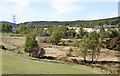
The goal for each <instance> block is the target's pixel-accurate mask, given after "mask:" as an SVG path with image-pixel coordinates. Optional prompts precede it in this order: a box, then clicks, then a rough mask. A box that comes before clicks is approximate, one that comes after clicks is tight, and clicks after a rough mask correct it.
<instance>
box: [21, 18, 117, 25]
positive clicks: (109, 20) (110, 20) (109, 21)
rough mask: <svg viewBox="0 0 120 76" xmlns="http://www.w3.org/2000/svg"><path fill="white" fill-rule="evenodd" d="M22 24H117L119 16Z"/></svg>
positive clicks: (26, 23)
mask: <svg viewBox="0 0 120 76" xmlns="http://www.w3.org/2000/svg"><path fill="white" fill-rule="evenodd" d="M21 24H25V25H28V24H32V25H72V26H76V25H77V26H78V25H79V26H81V25H89V26H90V25H103V24H108V25H116V24H118V17H114V18H106V19H99V20H76V21H31V22H24V23H21Z"/></svg>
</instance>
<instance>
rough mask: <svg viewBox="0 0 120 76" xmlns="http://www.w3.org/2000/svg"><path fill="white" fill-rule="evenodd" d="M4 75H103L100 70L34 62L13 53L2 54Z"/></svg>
mask: <svg viewBox="0 0 120 76" xmlns="http://www.w3.org/2000/svg"><path fill="white" fill-rule="evenodd" d="M2 73H3V74H102V72H101V71H100V70H99V71H98V69H97V70H96V69H93V68H90V67H86V66H83V65H69V64H62V63H53V62H47V61H38V60H32V59H30V58H25V57H22V56H20V55H18V56H17V55H16V54H13V53H8V52H3V53H2Z"/></svg>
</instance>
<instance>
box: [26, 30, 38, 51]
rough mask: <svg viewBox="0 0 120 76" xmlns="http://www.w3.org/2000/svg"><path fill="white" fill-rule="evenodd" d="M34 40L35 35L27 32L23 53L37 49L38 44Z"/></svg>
mask: <svg viewBox="0 0 120 76" xmlns="http://www.w3.org/2000/svg"><path fill="white" fill-rule="evenodd" d="M35 39H36V35H35V33H34V32H29V33H27V34H26V39H25V44H24V51H25V52H29V51H30V49H32V48H35V47H38V42H37V40H35Z"/></svg>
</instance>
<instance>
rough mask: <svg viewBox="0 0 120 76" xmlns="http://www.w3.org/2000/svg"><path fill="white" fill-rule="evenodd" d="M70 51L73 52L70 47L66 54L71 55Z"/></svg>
mask: <svg viewBox="0 0 120 76" xmlns="http://www.w3.org/2000/svg"><path fill="white" fill-rule="evenodd" d="M71 52H73V50H72V48H70V49H69V50H68V53H67V54H66V55H67V56H71Z"/></svg>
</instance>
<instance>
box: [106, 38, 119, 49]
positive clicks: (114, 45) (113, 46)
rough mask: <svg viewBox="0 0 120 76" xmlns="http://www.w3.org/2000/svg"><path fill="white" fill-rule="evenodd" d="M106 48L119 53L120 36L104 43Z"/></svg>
mask: <svg viewBox="0 0 120 76" xmlns="http://www.w3.org/2000/svg"><path fill="white" fill-rule="evenodd" d="M105 45H106V48H108V49H111V50H116V51H120V36H119V37H115V38H111V39H110V40H107V41H106V44H105Z"/></svg>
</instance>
